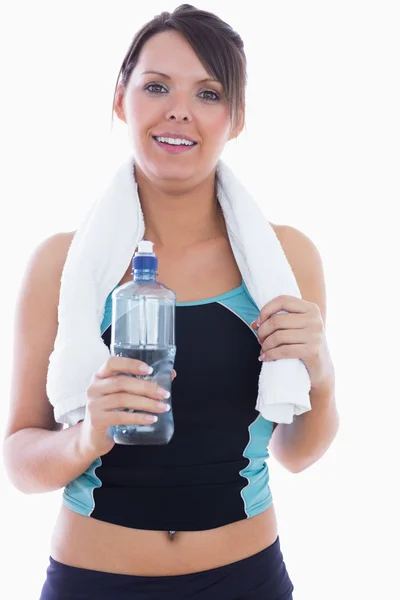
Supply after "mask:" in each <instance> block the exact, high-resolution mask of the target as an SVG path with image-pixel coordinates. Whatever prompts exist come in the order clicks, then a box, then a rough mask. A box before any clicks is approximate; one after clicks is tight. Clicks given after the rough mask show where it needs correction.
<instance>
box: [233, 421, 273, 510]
mask: <svg viewBox="0 0 400 600" xmlns="http://www.w3.org/2000/svg"><path fill="white" fill-rule="evenodd" d="M272 431H273V423H272V422H271V421H267V420H266V419H264V417H262V416H261V415H259V416H258V417H257V418H256V420H255V421H254V422H253V423H252V424H251V425H250V426H249V443H248V444H247V446H246V448H245V450H244V452H243V456H244V457H245V458H248V459H249V464H248V465H247V467H245V468H244V469H242V470H241V471H240V475H241V476H242V477H245V478H246V479H247V481H248V483H247V486H246V487H245V488H243V490H242V491H241V493H240V495H241V496H242V499H243V503H244V510H245V513H246V515H247V516H248V517H249V518H250V517H254V516H255V515H256V514H258V513H260V512H262V511H263V510H265V509H267V508H268V507H269V506H271V504H272V494H271V490H270V488H269V470H268V465H267V463H266V460H267V458H269V452H268V449H267V446H268V444H269V441H270V439H271V435H272Z"/></svg>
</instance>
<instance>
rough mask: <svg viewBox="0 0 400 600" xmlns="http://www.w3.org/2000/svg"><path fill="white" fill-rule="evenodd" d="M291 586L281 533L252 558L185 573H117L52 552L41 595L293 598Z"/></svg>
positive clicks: (136, 599)
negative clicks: (59, 559)
mask: <svg viewBox="0 0 400 600" xmlns="http://www.w3.org/2000/svg"><path fill="white" fill-rule="evenodd" d="M293 589H294V588H293V584H292V582H291V580H290V578H289V575H288V573H287V570H286V566H285V563H284V561H283V556H282V552H281V549H280V542H279V537H278V538H277V539H276V541H275V542H274V543H273V544H272V545H271V546H268V548H266V549H265V550H262V551H261V552H258V553H257V554H254V555H253V556H250V557H249V558H245V559H242V560H239V561H237V562H234V563H231V564H229V565H225V566H223V567H217V568H216V569H208V570H206V571H200V572H198V573H189V574H187V575H162V576H156V577H143V576H139V575H118V574H114V573H104V572H102V571H93V570H90V569H80V568H77V567H70V566H68V565H64V564H62V563H59V562H57V561H55V560H54V559H53V558H51V557H50V564H49V566H48V568H47V578H46V581H45V583H44V586H43V590H42V594H41V596H40V600H184V599H186V598H195V599H196V600H292V598H293V596H292V592H293Z"/></svg>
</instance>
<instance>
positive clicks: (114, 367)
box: [96, 356, 153, 379]
mask: <svg viewBox="0 0 400 600" xmlns="http://www.w3.org/2000/svg"><path fill="white" fill-rule="evenodd" d="M152 372H153V368H152V367H149V365H146V363H145V362H143V361H141V360H136V359H135V358H128V357H127V356H110V358H109V359H108V360H107V362H106V363H104V365H103V366H102V367H100V369H99V370H98V371H97V373H96V377H98V378H99V379H104V378H106V377H112V376H113V375H117V374H118V373H128V374H130V375H151V373H152Z"/></svg>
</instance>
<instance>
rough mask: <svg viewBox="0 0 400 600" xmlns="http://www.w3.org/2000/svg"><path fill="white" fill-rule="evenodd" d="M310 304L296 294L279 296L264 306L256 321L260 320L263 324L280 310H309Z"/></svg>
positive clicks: (293, 311)
mask: <svg viewBox="0 0 400 600" xmlns="http://www.w3.org/2000/svg"><path fill="white" fill-rule="evenodd" d="M308 304H309V303H308V302H306V301H305V300H303V299H302V298H297V297H296V296H277V297H276V298H274V299H273V300H271V301H270V302H267V304H266V305H265V306H263V308H262V309H261V311H260V315H259V317H258V319H257V320H256V323H257V322H258V323H259V324H260V325H261V323H263V322H264V321H266V320H267V319H269V317H271V316H272V315H273V314H275V313H278V312H280V311H286V312H290V313H305V312H307V311H308V310H309V307H308Z"/></svg>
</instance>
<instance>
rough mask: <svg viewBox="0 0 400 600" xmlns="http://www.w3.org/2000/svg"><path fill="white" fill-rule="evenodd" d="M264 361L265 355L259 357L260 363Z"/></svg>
mask: <svg viewBox="0 0 400 600" xmlns="http://www.w3.org/2000/svg"><path fill="white" fill-rule="evenodd" d="M264 359H265V354H261V355H260V356H259V357H258V360H259V361H260V362H262V361H263V360H264Z"/></svg>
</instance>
